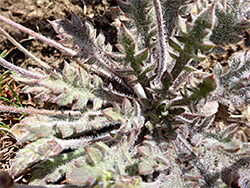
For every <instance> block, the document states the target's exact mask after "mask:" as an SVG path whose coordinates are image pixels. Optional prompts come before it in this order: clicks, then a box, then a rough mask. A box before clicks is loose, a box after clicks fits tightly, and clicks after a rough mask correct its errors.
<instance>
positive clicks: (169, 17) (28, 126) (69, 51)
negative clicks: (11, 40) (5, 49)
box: [0, 0, 250, 188]
mask: <svg viewBox="0 0 250 188" xmlns="http://www.w3.org/2000/svg"><path fill="white" fill-rule="evenodd" d="M117 2H118V5H119V8H116V9H117V10H120V11H119V14H117V15H116V18H115V20H114V22H113V25H114V26H116V28H117V33H118V34H117V35H118V39H117V44H116V45H115V46H112V45H110V44H109V43H106V42H105V37H104V35H103V34H102V33H101V32H100V33H99V34H97V31H96V29H95V28H94V27H93V25H92V24H91V23H90V22H88V21H87V20H82V19H81V18H80V17H77V16H76V15H75V14H72V15H71V20H67V19H58V20H54V21H50V24H51V25H52V26H53V28H54V30H55V31H56V32H57V33H58V37H59V39H60V40H59V41H58V42H55V41H53V40H50V39H47V38H45V37H44V36H42V35H39V34H37V33H35V32H33V31H31V30H29V29H27V28H25V27H23V26H21V25H18V24H16V23H14V22H12V21H10V20H8V19H6V18H4V17H3V16H0V20H2V21H5V22H6V23H8V24H11V25H13V26H15V27H17V28H18V29H21V30H22V31H24V32H27V33H28V34H32V35H34V36H35V37H36V38H38V39H40V40H42V41H44V42H47V43H48V44H50V45H52V46H54V47H56V48H58V49H60V50H61V51H62V52H63V53H65V54H66V55H69V56H71V59H70V61H67V62H66V61H65V63H64V68H63V69H62V70H58V69H55V68H52V67H50V66H49V65H48V64H46V63H44V62H40V61H39V60H36V62H38V63H39V64H40V66H42V68H29V70H25V69H22V68H20V67H17V66H15V65H13V64H11V63H9V62H7V61H6V60H4V59H0V64H1V65H2V66H4V67H5V68H8V69H10V70H13V71H14V72H15V75H14V79H15V80H16V81H17V82H20V83H24V84H25V87H24V88H23V91H24V92H26V93H32V94H34V95H35V97H36V98H37V99H38V100H41V101H46V102H50V103H52V104H57V105H59V106H60V107H61V108H60V110H58V111H52V110H45V109H30V108H15V107H11V106H2V105H1V106H0V110H1V111H8V112H15V113H27V114H29V115H28V116H27V117H26V118H24V119H23V120H22V121H21V122H20V123H18V124H16V125H14V126H13V127H12V128H11V131H10V132H11V133H12V134H13V135H14V137H15V138H16V140H17V144H25V146H24V147H23V148H22V149H20V150H19V151H18V153H17V156H16V158H15V159H14V160H13V163H12V167H11V169H10V171H9V174H10V176H12V177H13V178H14V177H18V176H20V175H21V174H24V173H26V172H29V173H31V174H32V177H31V180H30V181H29V186H30V187H32V185H43V187H49V185H47V184H60V183H64V184H67V185H60V187H67V186H68V187H70V186H71V187H73V186H78V187H81V186H83V187H84V186H87V187H95V188H97V187H176V188H177V187H244V186H245V187H247V186H249V181H250V175H249V174H250V173H249V159H250V158H249V152H250V146H249V142H248V140H247V139H245V140H244V139H243V140H242V139H240V137H239V136H238V134H237V133H238V132H239V130H240V129H243V128H246V129H247V128H248V129H249V123H248V121H245V123H244V122H243V123H242V122H237V121H234V122H232V123H230V124H226V125H224V126H223V125H221V124H220V123H221V122H218V121H217V120H216V117H217V116H216V115H217V114H218V113H219V111H218V109H220V107H221V106H224V107H228V108H230V109H232V108H238V107H242V106H244V105H245V106H246V109H247V110H248V108H247V107H248V105H249V102H250V101H249V99H250V90H249V86H250V83H249V76H250V71H249V69H250V68H249V67H250V66H249V65H250V54H249V53H248V51H246V50H244V48H243V50H241V52H238V53H236V55H233V57H232V58H230V59H229V60H227V62H228V65H229V68H228V69H224V67H223V66H222V64H221V62H220V61H217V62H216V66H214V67H212V69H213V71H212V72H207V71H205V70H203V69H199V67H200V63H202V62H207V63H210V62H209V59H210V60H211V58H209V56H210V54H212V53H214V52H213V49H215V47H216V48H217V47H218V46H223V45H227V44H230V43H232V42H235V43H237V42H239V41H241V42H243V45H245V47H246V46H247V45H249V41H248V40H249V35H248V33H247V30H248V29H249V28H250V25H249V21H248V17H247V16H248V15H249V10H248V9H247V8H246V7H250V6H249V3H247V2H245V1H237V0H231V1H230V0H228V1H227V0H221V1H219V0H218V1H203V0H195V1H185V0H176V1H173V0H162V1H160V0H127V1H125V0H118V1H117ZM236 34H237V35H236ZM240 34H244V35H243V37H241V38H240V37H239V36H241V35H240ZM6 35H7V34H6ZM236 36H237V37H236ZM233 39H235V40H236V41H235V40H233ZM19 48H21V47H19ZM225 53H229V52H228V51H227V52H224V53H221V55H223V54H225ZM33 58H34V57H33ZM213 60H214V59H213ZM65 109H71V110H65ZM247 110H246V111H247ZM247 112H248V113H249V111H247ZM247 112H246V114H247ZM247 115H248V114H247ZM247 115H245V116H246V117H247ZM246 119H247V120H249V118H246ZM15 186H18V185H17V184H15ZM54 186H55V185H54Z"/></svg>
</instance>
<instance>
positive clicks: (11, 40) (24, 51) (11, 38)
mask: <svg viewBox="0 0 250 188" xmlns="http://www.w3.org/2000/svg"><path fill="white" fill-rule="evenodd" d="M0 32H1V33H2V34H3V35H4V36H6V37H7V39H8V40H9V41H10V42H11V43H12V44H13V45H15V46H16V47H17V48H18V49H19V50H20V51H21V52H23V53H24V54H26V55H27V56H29V57H30V58H32V59H33V60H34V61H35V62H37V63H38V64H39V65H41V66H42V67H44V68H46V69H50V66H49V65H48V64H47V63H45V62H44V61H42V60H40V59H39V58H37V57H36V56H35V55H33V54H32V53H31V52H29V51H28V50H27V49H25V48H24V47H23V46H22V45H21V44H20V43H18V42H17V41H16V40H15V39H14V38H13V37H11V36H10V35H9V34H8V33H7V32H6V31H4V30H3V29H2V28H0Z"/></svg>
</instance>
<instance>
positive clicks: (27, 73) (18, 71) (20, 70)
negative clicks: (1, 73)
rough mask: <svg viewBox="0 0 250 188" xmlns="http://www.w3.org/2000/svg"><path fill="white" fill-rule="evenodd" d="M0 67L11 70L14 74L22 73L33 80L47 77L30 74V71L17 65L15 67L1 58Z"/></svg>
mask: <svg viewBox="0 0 250 188" xmlns="http://www.w3.org/2000/svg"><path fill="white" fill-rule="evenodd" d="M0 65H2V66H3V67H5V68H7V69H10V70H12V71H14V72H17V73H20V74H22V75H25V76H27V77H30V78H33V79H43V78H44V77H45V76H44V75H41V74H37V73H33V72H30V71H28V70H25V69H22V68H20V67H18V66H16V65H13V64H12V63H10V62H8V61H6V60H5V59H3V58H2V57H0Z"/></svg>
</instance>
